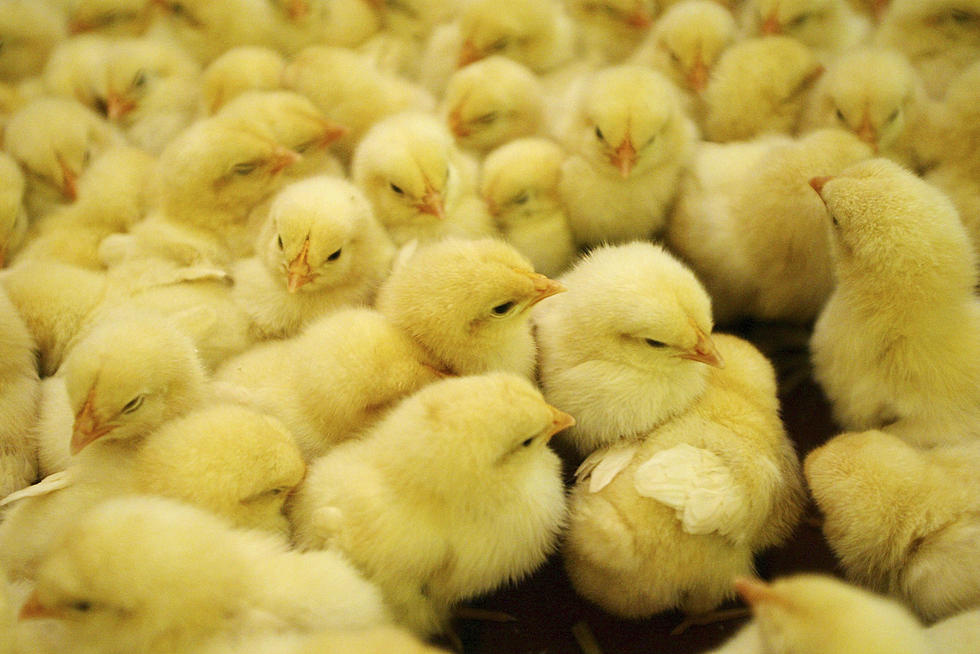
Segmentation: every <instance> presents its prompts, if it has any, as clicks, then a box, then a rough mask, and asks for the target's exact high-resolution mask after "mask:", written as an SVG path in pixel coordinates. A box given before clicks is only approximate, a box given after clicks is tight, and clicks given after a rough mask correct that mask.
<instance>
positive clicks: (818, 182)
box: [810, 177, 833, 200]
mask: <svg viewBox="0 0 980 654" xmlns="http://www.w3.org/2000/svg"><path fill="white" fill-rule="evenodd" d="M832 179H833V177H814V178H812V179H811V180H810V188H812V189H813V190H814V191H816V192H817V195H819V196H820V199H821V200H823V186H824V184H826V183H827V182H829V181H830V180H832Z"/></svg>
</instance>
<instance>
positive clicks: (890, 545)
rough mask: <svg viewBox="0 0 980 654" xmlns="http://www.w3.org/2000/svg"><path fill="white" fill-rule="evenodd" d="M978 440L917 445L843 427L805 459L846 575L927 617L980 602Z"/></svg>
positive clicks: (812, 489)
mask: <svg viewBox="0 0 980 654" xmlns="http://www.w3.org/2000/svg"><path fill="white" fill-rule="evenodd" d="M978 463H980V441H977V440H976V439H973V440H971V441H967V442H963V443H959V444H954V445H939V446H936V447H933V448H932V449H919V448H917V447H915V446H913V445H909V444H908V443H906V442H904V441H903V440H902V439H900V438H897V437H895V436H893V435H891V434H888V433H885V432H882V431H869V432H863V433H846V434H842V435H840V436H837V437H836V438H833V439H832V440H830V441H829V442H828V443H826V444H825V445H823V446H822V447H820V448H818V449H816V450H814V451H813V452H811V453H810V455H809V456H807V458H806V462H805V465H804V470H805V473H806V478H807V482H808V483H809V487H810V492H811V494H812V495H813V498H814V500H816V503H817V506H818V507H819V508H820V511H821V513H822V514H823V518H824V522H823V532H824V536H825V537H826V539H827V542H828V543H829V544H830V546H831V548H832V549H833V550H834V553H835V554H836V555H837V557H838V559H840V562H841V564H842V566H843V569H844V571H845V572H846V573H847V576H848V578H850V579H851V580H853V581H855V582H856V583H860V584H862V585H864V586H868V587H871V588H874V589H876V590H878V591H880V592H886V593H889V594H890V595H893V596H895V597H897V598H899V599H900V600H902V601H903V602H904V603H906V604H908V605H909V606H910V607H911V608H912V609H913V610H914V611H915V612H916V613H917V614H919V616H921V617H922V618H923V619H925V620H930V621H932V620H937V619H940V618H944V617H947V616H951V615H953V614H956V613H958V612H960V611H964V610H967V609H970V608H976V607H978V606H980V590H978V589H980V573H978V570H977V566H976V561H977V556H978V554H980V544H978V543H980V541H978V539H977V537H978V534H980V519H978V515H980V514H978V507H980V483H978V482H977V478H976V475H975V474H974V471H975V470H976V466H977V465H978Z"/></svg>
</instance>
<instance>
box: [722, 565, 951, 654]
mask: <svg viewBox="0 0 980 654" xmlns="http://www.w3.org/2000/svg"><path fill="white" fill-rule="evenodd" d="M735 588H736V589H737V590H738V592H739V594H740V595H741V596H742V598H743V599H744V600H745V601H746V602H747V603H748V604H749V605H750V606H751V607H752V613H753V614H754V619H753V620H752V622H751V623H750V624H749V625H747V626H746V627H744V628H743V629H742V631H741V632H739V634H738V635H737V636H736V637H735V638H733V639H732V640H731V641H730V642H729V643H726V644H725V645H724V646H722V647H720V648H718V649H716V650H712V653H713V654H789V653H790V652H794V653H799V654H818V653H820V654H928V653H929V652H932V651H933V649H932V646H931V645H930V642H929V639H928V638H927V636H926V634H925V630H924V629H923V627H922V625H921V624H919V621H918V620H916V619H915V617H913V616H912V615H911V614H910V613H909V611H908V609H906V608H905V607H904V606H902V605H900V604H899V603H897V602H894V601H892V600H889V599H886V598H884V597H879V596H878V595H875V594H873V593H869V592H868V591H866V590H864V589H862V588H858V587H856V586H851V585H849V584H845V583H843V582H841V581H839V580H837V579H834V578H833V577H829V576H825V575H817V574H798V575H794V576H792V577H785V578H781V579H777V580H776V581H775V582H773V583H771V584H769V583H766V582H764V581H761V580H759V579H751V578H741V579H737V580H736V581H735ZM749 639H752V640H754V641H755V642H754V643H752V644H751V646H749V645H748V644H749ZM738 641H741V642H738ZM943 651H947V650H943Z"/></svg>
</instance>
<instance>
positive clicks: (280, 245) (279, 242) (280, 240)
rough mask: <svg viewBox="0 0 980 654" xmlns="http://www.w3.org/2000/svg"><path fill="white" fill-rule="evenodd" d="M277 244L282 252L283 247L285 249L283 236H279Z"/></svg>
mask: <svg viewBox="0 0 980 654" xmlns="http://www.w3.org/2000/svg"><path fill="white" fill-rule="evenodd" d="M276 244H278V245H279V249H280V250H281V249H282V247H283V245H282V236H277V237H276Z"/></svg>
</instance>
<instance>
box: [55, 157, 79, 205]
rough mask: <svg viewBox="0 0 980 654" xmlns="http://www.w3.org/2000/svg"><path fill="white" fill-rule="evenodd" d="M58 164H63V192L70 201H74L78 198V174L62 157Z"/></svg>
mask: <svg viewBox="0 0 980 654" xmlns="http://www.w3.org/2000/svg"><path fill="white" fill-rule="evenodd" d="M58 164H59V165H60V166H61V177H62V182H61V194H62V195H64V196H65V199H66V200H68V201H69V202H74V201H75V200H77V199H78V175H76V174H75V171H73V170H72V169H71V168H69V167H68V165H67V164H66V163H65V162H64V161H62V160H61V158H60V157H59V158H58Z"/></svg>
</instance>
